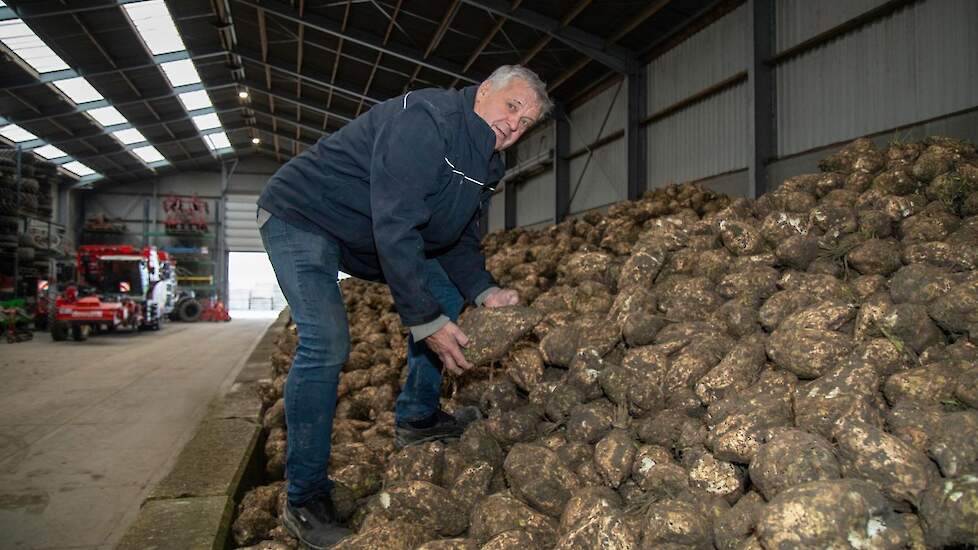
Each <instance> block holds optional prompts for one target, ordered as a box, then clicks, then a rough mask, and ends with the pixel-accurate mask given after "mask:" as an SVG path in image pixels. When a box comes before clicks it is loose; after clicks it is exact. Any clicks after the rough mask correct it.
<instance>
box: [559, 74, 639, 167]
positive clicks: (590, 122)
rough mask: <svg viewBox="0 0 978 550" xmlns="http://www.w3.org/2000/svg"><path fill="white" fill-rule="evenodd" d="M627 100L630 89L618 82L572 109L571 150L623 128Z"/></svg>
mask: <svg viewBox="0 0 978 550" xmlns="http://www.w3.org/2000/svg"><path fill="white" fill-rule="evenodd" d="M627 102H628V91H627V90H626V89H625V87H624V85H623V84H621V83H618V84H614V85H612V86H610V87H609V88H608V89H607V90H604V91H602V92H601V93H600V94H598V95H597V96H595V97H594V98H592V99H591V100H590V101H588V102H587V103H585V104H584V105H581V106H580V107H578V108H577V109H574V110H573V111H571V114H570V121H571V125H570V149H571V151H577V150H578V149H581V148H582V147H584V146H585V145H589V144H591V143H594V142H595V141H597V140H598V139H600V138H603V137H605V136H607V135H610V134H613V133H615V132H617V131H618V130H621V129H623V128H624V127H625V104H626V103H627ZM606 119H607V120H606ZM602 124H603V125H604V127H603V128H602Z"/></svg>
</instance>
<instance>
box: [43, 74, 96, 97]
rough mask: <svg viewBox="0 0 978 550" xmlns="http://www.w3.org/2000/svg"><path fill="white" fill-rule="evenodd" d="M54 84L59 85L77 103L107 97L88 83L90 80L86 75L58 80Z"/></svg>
mask: <svg viewBox="0 0 978 550" xmlns="http://www.w3.org/2000/svg"><path fill="white" fill-rule="evenodd" d="M52 84H54V85H55V86H57V87H58V89H59V90H61V91H62V92H64V94H65V95H66V96H68V97H69V98H71V100H72V101H74V102H75V103H88V102H89V101H98V100H100V99H105V98H103V97H102V94H100V93H98V90H96V89H95V88H94V87H93V86H92V85H91V84H89V83H88V80H86V79H85V77H84V76H77V77H75V78H66V79H65V80H56V81H54V82H52Z"/></svg>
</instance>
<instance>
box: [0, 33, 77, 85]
mask: <svg viewBox="0 0 978 550" xmlns="http://www.w3.org/2000/svg"><path fill="white" fill-rule="evenodd" d="M0 42H3V43H4V44H5V45H6V46H7V47H8V48H10V49H11V50H12V51H13V52H14V53H15V54H17V55H18V56H19V57H20V58H21V59H23V60H24V62H26V63H27V64H28V65H30V66H31V67H32V68H33V69H34V70H35V71H37V72H38V73H42V74H43V73H50V72H52V71H61V70H64V69H68V68H69V67H68V64H67V63H65V62H64V60H63V59H61V57H60V56H58V54H56V53H54V50H52V49H51V48H49V47H48V45H47V44H45V43H44V41H43V40H41V38H40V37H39V36H37V35H36V34H35V33H34V31H32V30H31V28H30V27H28V26H27V24H26V23H24V22H23V21H22V20H20V19H10V20H7V21H0Z"/></svg>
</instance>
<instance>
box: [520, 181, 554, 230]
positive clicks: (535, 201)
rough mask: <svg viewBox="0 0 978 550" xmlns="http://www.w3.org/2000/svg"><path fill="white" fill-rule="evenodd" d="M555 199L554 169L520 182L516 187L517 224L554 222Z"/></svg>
mask: <svg viewBox="0 0 978 550" xmlns="http://www.w3.org/2000/svg"><path fill="white" fill-rule="evenodd" d="M555 200H556V197H555V195H554V171H553V170H552V169H551V170H548V171H546V172H544V173H542V174H540V175H538V176H534V177H532V178H530V179H528V180H527V181H525V182H523V183H521V184H519V185H518V186H517V187H516V226H517V227H522V226H524V225H533V224H536V223H541V222H548V221H550V222H552V221H553V219H554V201H555Z"/></svg>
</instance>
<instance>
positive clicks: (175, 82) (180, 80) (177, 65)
mask: <svg viewBox="0 0 978 550" xmlns="http://www.w3.org/2000/svg"><path fill="white" fill-rule="evenodd" d="M160 68H161V69H163V72H164V73H166V78H167V80H169V81H170V85H171V86H173V87H174V88H175V87H177V86H186V85H187V84H196V83H198V82H200V75H199V74H197V68H196V67H194V62H193V61H191V60H190V59H181V60H180V61H169V62H167V63H160Z"/></svg>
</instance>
